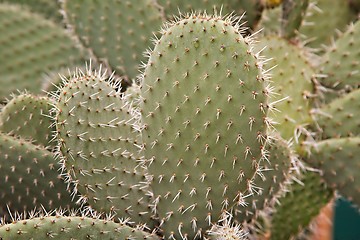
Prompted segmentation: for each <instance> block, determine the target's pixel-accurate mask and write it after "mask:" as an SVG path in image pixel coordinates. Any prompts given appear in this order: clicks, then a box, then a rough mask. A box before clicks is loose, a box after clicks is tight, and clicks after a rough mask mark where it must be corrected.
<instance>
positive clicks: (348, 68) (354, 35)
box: [321, 21, 360, 90]
mask: <svg viewBox="0 0 360 240" xmlns="http://www.w3.org/2000/svg"><path fill="white" fill-rule="evenodd" d="M359 39H360V21H357V22H356V23H355V24H351V25H350V26H349V27H348V29H347V31H346V32H345V33H344V34H343V35H342V36H341V37H339V39H338V40H337V41H336V42H335V44H334V45H333V46H331V47H330V48H329V49H328V51H327V52H326V54H325V55H324V56H323V60H322V62H323V63H322V65H321V66H323V68H322V69H321V73H322V74H326V75H327V77H326V78H325V79H324V80H323V81H322V84H323V85H325V86H327V87H330V88H334V89H336V90H338V89H343V88H345V87H346V86H347V85H348V86H350V87H352V88H359V87H360V81H359V79H360V70H359V69H360V58H359V56H360V41H359Z"/></svg>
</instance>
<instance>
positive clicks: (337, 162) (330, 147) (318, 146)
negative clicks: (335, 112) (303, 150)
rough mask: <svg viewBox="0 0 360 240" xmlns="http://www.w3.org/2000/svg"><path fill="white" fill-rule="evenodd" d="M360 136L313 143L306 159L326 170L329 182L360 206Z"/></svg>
mask: <svg viewBox="0 0 360 240" xmlns="http://www.w3.org/2000/svg"><path fill="white" fill-rule="evenodd" d="M359 154H360V138H359V137H349V138H339V139H327V140H324V141H320V142H318V143H315V144H314V145H313V149H312V155H311V156H309V157H308V159H307V160H306V161H307V162H308V163H309V164H311V165H312V166H315V167H318V168H320V169H322V170H323V172H324V179H325V181H326V182H327V184H328V185H329V186H330V187H331V188H333V189H336V190H337V191H338V192H339V193H340V194H341V195H342V196H344V197H346V198H348V199H349V200H350V201H352V202H353V203H355V204H356V205H357V206H360V193H359V191H358V189H357V187H355V188H354V186H359V157H358V156H359Z"/></svg>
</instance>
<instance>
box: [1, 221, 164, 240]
mask: <svg viewBox="0 0 360 240" xmlns="http://www.w3.org/2000/svg"><path fill="white" fill-rule="evenodd" d="M0 239H4V240H7V239H14V240H27V239H55V240H56V239H58V240H62V239H104V240H106V239H108V240H113V239H149V240H150V239H153V240H155V239H160V238H159V237H157V236H156V235H154V234H150V233H147V232H144V231H141V230H138V229H134V228H131V227H129V226H127V225H125V224H123V223H115V222H113V221H112V220H102V219H98V218H90V217H68V216H62V215H57V216H41V217H34V218H30V219H26V220H20V221H16V222H13V223H9V224H5V225H2V226H1V225H0Z"/></svg>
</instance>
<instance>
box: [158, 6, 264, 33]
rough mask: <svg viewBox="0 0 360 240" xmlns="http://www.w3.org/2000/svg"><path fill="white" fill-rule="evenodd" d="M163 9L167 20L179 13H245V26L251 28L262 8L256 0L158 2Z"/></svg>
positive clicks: (258, 17)
mask: <svg viewBox="0 0 360 240" xmlns="http://www.w3.org/2000/svg"><path fill="white" fill-rule="evenodd" d="M158 3H159V4H160V5H161V6H162V7H163V8H164V11H165V14H166V15H167V16H168V18H172V17H173V16H178V15H179V12H180V13H189V12H203V11H206V12H207V13H208V14H213V13H218V12H220V10H221V12H222V14H230V13H235V14H237V15H241V14H243V13H246V15H245V20H246V21H247V25H248V26H250V27H253V26H254V25H255V24H256V22H257V21H258V20H259V19H260V16H261V11H262V7H261V4H260V3H259V1H258V0H241V1H239V0H197V1H193V0H158Z"/></svg>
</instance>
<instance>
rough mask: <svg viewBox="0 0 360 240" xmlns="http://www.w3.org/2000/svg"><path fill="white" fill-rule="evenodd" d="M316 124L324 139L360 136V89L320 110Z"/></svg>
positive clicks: (316, 117) (316, 116)
mask: <svg viewBox="0 0 360 240" xmlns="http://www.w3.org/2000/svg"><path fill="white" fill-rule="evenodd" d="M316 112H317V114H316V115H315V119H316V122H317V124H318V126H319V127H320V128H321V130H322V135H323V138H340V137H354V136H360V118H359V116H360V89H357V90H354V91H353V92H351V93H349V94H347V95H345V96H343V97H341V98H338V99H335V100H334V101H332V102H331V103H329V104H327V105H325V106H322V107H321V108H320V109H318V110H317V111H316Z"/></svg>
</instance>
